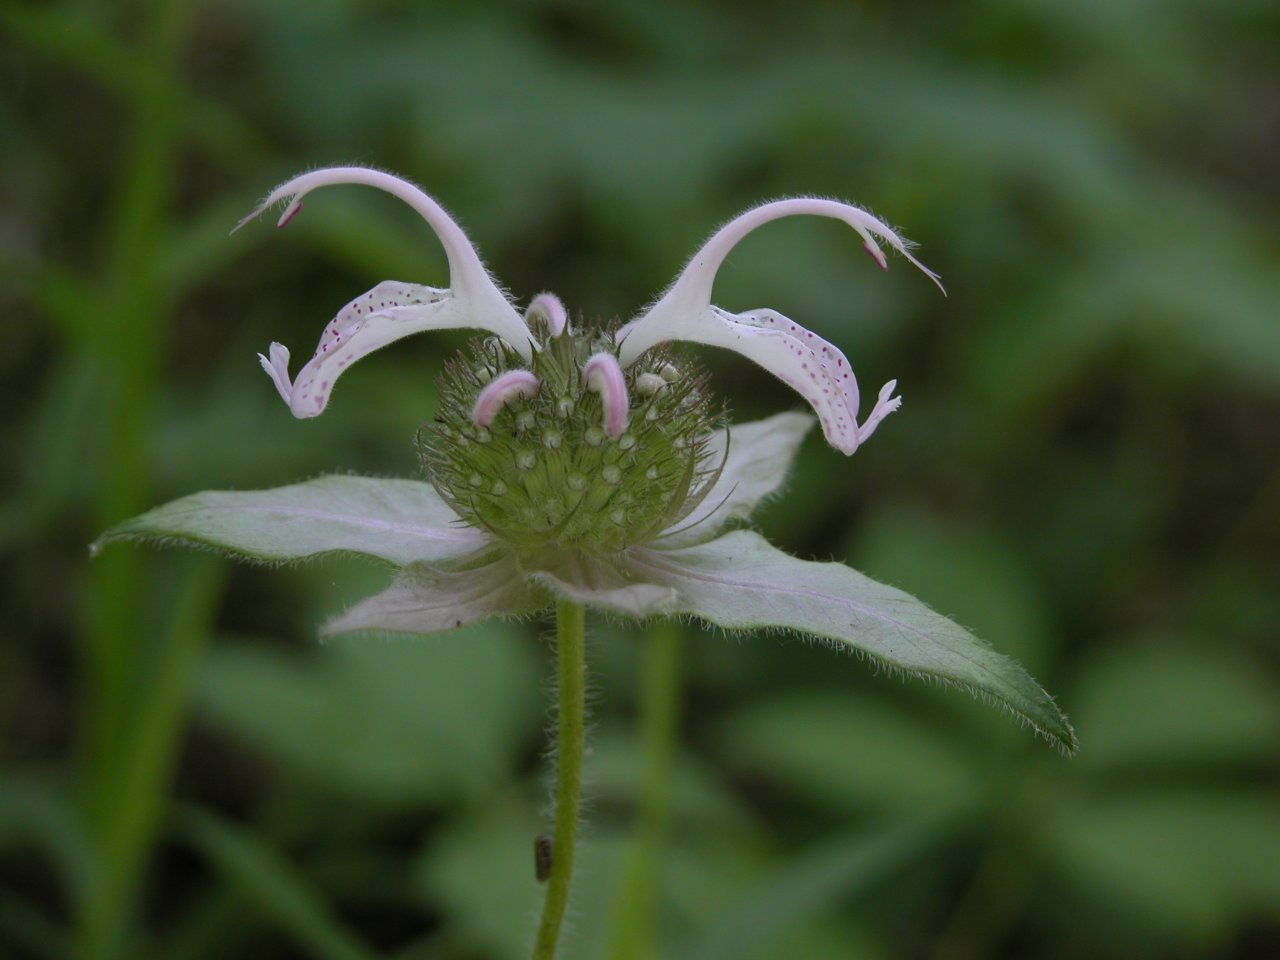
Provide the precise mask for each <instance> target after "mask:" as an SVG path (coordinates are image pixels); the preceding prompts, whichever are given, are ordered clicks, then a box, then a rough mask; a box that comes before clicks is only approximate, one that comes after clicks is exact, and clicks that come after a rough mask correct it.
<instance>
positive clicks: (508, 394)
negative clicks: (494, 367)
mask: <svg viewBox="0 0 1280 960" xmlns="http://www.w3.org/2000/svg"><path fill="white" fill-rule="evenodd" d="M538 386H539V383H538V378H537V377H535V376H534V375H533V374H532V373H530V372H529V371H528V370H508V371H507V372H506V373H504V374H503V375H502V376H500V377H498V378H496V379H494V380H491V381H489V383H488V385H487V386H486V387H485V388H484V389H483V390H481V391H480V396H478V397H476V405H475V406H474V407H472V409H471V420H472V422H473V423H475V425H476V426H477V427H487V426H489V424H491V423H493V418H494V417H495V416H497V414H498V411H499V410H501V409H502V408H503V407H505V406H506V405H507V404H508V403H510V402H511V401H512V400H515V399H516V398H517V397H523V398H526V399H527V398H528V397H532V396H533V395H534V394H535V393H537V392H538Z"/></svg>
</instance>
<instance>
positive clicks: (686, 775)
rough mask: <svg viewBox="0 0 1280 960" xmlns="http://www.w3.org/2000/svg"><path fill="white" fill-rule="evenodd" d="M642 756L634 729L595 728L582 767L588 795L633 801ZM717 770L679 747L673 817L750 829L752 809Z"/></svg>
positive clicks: (722, 827) (673, 785)
mask: <svg viewBox="0 0 1280 960" xmlns="http://www.w3.org/2000/svg"><path fill="white" fill-rule="evenodd" d="M642 759H643V758H642V757H641V751H640V745H639V744H638V743H637V742H636V740H635V737H634V735H633V734H630V733H625V732H623V731H622V730H620V729H618V728H617V727H615V726H610V727H606V728H601V729H599V730H596V731H594V732H593V733H592V735H591V750H590V753H589V754H588V756H587V758H586V761H585V764H586V766H585V772H584V778H585V781H586V782H587V783H588V784H590V787H591V793H592V795H593V796H594V797H596V798H597V799H598V800H608V801H610V802H613V803H625V804H634V803H635V801H636V798H637V797H638V796H639V793H640V789H641V784H640V778H641V776H642V775H643V772H644V771H643V762H642ZM717 773H718V771H716V770H715V769H713V768H711V767H709V766H707V765H706V764H705V763H703V762H702V760H701V759H700V758H699V757H698V756H697V755H695V754H693V753H692V752H690V751H677V754H676V757H675V759H674V763H673V767H672V771H671V813H672V816H673V817H674V818H675V819H676V820H682V821H688V822H690V823H693V824H698V823H702V824H715V825H716V827H717V829H719V830H722V831H731V830H735V829H737V830H745V829H749V828H750V825H751V817H750V814H749V813H748V812H747V811H746V810H745V809H744V808H743V806H742V804H741V802H740V801H739V799H738V798H737V797H736V796H734V795H733V793H732V792H731V791H730V790H728V789H727V788H726V786H725V785H724V784H723V783H721V782H720V781H719V779H718V778H717Z"/></svg>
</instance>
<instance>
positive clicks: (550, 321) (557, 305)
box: [524, 293, 569, 337]
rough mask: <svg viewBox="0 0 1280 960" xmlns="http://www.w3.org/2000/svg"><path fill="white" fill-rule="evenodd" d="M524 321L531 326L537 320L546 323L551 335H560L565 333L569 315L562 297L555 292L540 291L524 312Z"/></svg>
mask: <svg viewBox="0 0 1280 960" xmlns="http://www.w3.org/2000/svg"><path fill="white" fill-rule="evenodd" d="M524 322H525V323H526V324H527V325H528V326H529V327H532V326H533V324H534V323H535V322H537V323H545V324H546V325H547V331H548V332H549V333H550V334H551V336H553V337H558V336H560V334H562V333H564V328H565V326H566V325H567V324H568V322H569V315H568V314H567V313H566V312H565V309H564V304H563V303H561V302H560V298H559V297H557V296H556V295H555V294H554V293H540V294H538V295H537V296H536V297H534V298H533V300H532V301H531V302H530V304H529V309H528V310H526V311H525V312H524Z"/></svg>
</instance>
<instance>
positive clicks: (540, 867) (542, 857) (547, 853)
mask: <svg viewBox="0 0 1280 960" xmlns="http://www.w3.org/2000/svg"><path fill="white" fill-rule="evenodd" d="M533 875H534V876H535V877H537V879H538V882H539V883H546V882H547V878H548V877H549V876H551V838H550V837H548V836H547V835H546V834H545V833H540V834H538V835H537V836H536V837H534V838H533Z"/></svg>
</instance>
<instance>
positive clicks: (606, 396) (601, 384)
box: [582, 353, 629, 437]
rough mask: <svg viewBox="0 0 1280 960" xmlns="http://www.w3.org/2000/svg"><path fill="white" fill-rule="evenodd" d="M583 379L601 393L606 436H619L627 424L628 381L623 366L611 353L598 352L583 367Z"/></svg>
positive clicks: (591, 387) (590, 387)
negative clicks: (623, 372)
mask: <svg viewBox="0 0 1280 960" xmlns="http://www.w3.org/2000/svg"><path fill="white" fill-rule="evenodd" d="M582 379H583V382H584V383H586V385H587V387H588V388H589V389H591V390H593V391H595V392H596V393H598V394H600V406H602V407H603V408H604V423H603V424H602V426H603V427H604V432H605V435H606V436H610V437H616V436H619V435H620V434H621V433H622V431H623V430H625V429H626V426H627V408H628V406H629V401H628V400H627V381H626V378H625V377H624V376H623V374H622V367H621V366H619V365H618V360H617V358H616V357H614V355H613V354H611V353H597V354H595V355H594V356H593V357H591V359H589V360H588V361H587V362H586V363H585V364H583V367H582Z"/></svg>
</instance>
